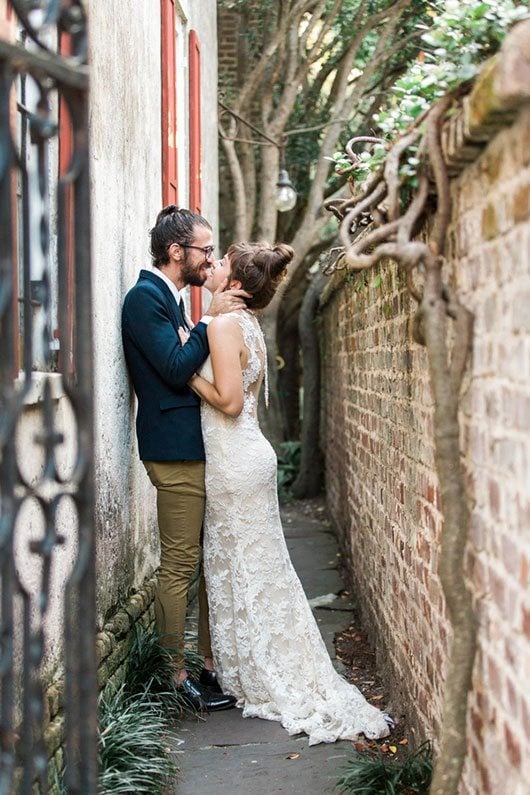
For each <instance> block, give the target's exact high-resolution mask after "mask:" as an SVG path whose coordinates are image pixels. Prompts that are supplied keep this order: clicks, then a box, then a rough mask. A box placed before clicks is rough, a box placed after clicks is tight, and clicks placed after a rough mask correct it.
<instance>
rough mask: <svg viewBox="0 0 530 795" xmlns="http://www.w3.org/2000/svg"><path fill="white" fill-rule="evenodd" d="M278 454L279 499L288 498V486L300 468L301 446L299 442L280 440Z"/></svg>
mask: <svg viewBox="0 0 530 795" xmlns="http://www.w3.org/2000/svg"><path fill="white" fill-rule="evenodd" d="M280 447H281V449H282V453H281V455H279V456H278V494H279V496H280V498H281V499H284V500H285V499H290V498H291V493H290V490H289V487H290V486H292V484H293V483H294V481H295V479H296V476H297V475H298V471H299V469H300V458H301V455H302V447H301V444H300V442H282V444H281V445H280Z"/></svg>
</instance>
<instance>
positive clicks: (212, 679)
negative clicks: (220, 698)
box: [199, 668, 223, 693]
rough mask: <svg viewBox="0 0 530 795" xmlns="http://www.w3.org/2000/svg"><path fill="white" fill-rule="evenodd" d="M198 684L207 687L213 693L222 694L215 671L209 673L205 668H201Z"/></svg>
mask: <svg viewBox="0 0 530 795" xmlns="http://www.w3.org/2000/svg"><path fill="white" fill-rule="evenodd" d="M199 683H200V684H201V685H204V686H205V687H207V688H208V689H209V690H211V691H212V692H213V693H222V692H223V691H222V690H221V685H220V684H219V680H218V678H217V674H216V673H215V671H209V670H208V669H207V668H203V669H202V671H201V675H200V676H199Z"/></svg>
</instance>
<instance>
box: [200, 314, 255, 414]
mask: <svg viewBox="0 0 530 795" xmlns="http://www.w3.org/2000/svg"><path fill="white" fill-rule="evenodd" d="M208 343H209V345H210V356H211V359H212V369H213V378H214V382H213V384H210V382H209V381H207V380H206V379H205V378H202V377H201V376H200V375H194V376H193V377H192V378H191V379H190V381H189V385H190V386H191V388H192V389H194V390H195V392H197V394H198V395H200V397H201V398H202V399H203V400H205V401H206V402H207V403H209V404H210V406H213V407H214V408H216V409H219V410H220V411H222V412H223V413H224V414H228V416H229V417H238V416H239V415H240V414H241V411H242V409H243V374H242V372H241V350H242V347H243V335H242V333H241V329H240V327H239V324H238V323H236V322H235V321H234V320H233V319H232V318H229V317H224V316H223V315H218V316H217V317H214V319H213V320H212V321H211V322H210V323H209V325H208Z"/></svg>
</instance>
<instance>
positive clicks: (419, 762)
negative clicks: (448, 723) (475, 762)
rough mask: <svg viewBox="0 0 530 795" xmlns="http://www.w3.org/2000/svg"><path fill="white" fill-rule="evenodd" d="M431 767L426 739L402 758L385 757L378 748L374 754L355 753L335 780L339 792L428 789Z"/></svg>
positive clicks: (390, 794) (379, 794) (402, 794)
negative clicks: (416, 748) (399, 759)
mask: <svg viewBox="0 0 530 795" xmlns="http://www.w3.org/2000/svg"><path fill="white" fill-rule="evenodd" d="M432 771H433V762H432V749H431V745H430V743H428V742H427V743H424V744H423V745H422V746H420V748H418V750H417V751H416V752H415V753H411V754H409V755H408V756H406V758H405V759H404V760H403V761H398V760H396V759H395V760H391V759H388V757H386V756H385V755H384V754H383V753H382V752H381V751H380V750H379V749H377V752H376V753H374V754H367V753H358V754H356V755H355V756H354V757H353V759H351V760H350V762H348V765H347V767H346V768H345V770H344V773H343V774H342V776H341V777H340V779H339V780H338V782H337V784H338V787H339V789H340V791H341V792H352V793H356V795H413V793H428V792H429V787H430V783H431V779H432Z"/></svg>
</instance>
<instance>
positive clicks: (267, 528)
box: [201, 311, 388, 745]
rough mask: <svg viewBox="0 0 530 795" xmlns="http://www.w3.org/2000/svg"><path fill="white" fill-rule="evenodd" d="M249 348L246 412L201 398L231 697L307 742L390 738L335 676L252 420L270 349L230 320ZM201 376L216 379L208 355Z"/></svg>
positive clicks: (207, 559)
mask: <svg viewBox="0 0 530 795" xmlns="http://www.w3.org/2000/svg"><path fill="white" fill-rule="evenodd" d="M228 316H229V317H232V318H233V320H234V322H236V323H239V324H240V325H241V329H242V331H243V338H244V341H245V345H246V347H247V349H248V364H247V366H246V367H245V369H244V371H243V388H244V407H243V411H242V412H241V415H240V416H239V417H237V419H232V418H230V417H228V416H227V415H225V414H222V413H221V412H220V411H217V410H216V409H214V408H212V407H211V406H209V405H207V404H206V403H204V402H203V404H202V410H201V412H202V429H203V435H204V443H205V447H206V514H205V523H204V570H205V575H206V582H207V589H208V598H209V603H210V626H211V633H212V648H213V654H214V659H215V665H216V669H217V673H218V676H219V679H220V682H221V684H222V687H223V690H224V692H225V693H229V694H231V695H234V696H236V697H237V699H238V702H237V706H239V707H242V708H243V715H244V716H245V717H258V718H266V719H268V720H277V721H280V722H281V724H282V726H283V727H284V728H285V729H286V730H287V731H288V732H289V734H298V733H299V732H305V733H306V734H308V735H309V744H310V745H314V744H316V743H320V742H334V741H335V740H338V739H352V738H355V737H356V736H357V735H358V734H359V733H361V732H362V733H363V734H365V736H366V737H369V738H376V737H384V736H385V735H386V734H388V725H387V722H386V721H385V718H384V715H383V713H382V712H381V711H380V710H378V709H377V708H376V707H373V706H371V705H370V704H368V702H367V701H366V700H365V699H364V697H363V696H362V694H361V693H360V691H359V690H358V689H357V688H356V687H355V686H354V685H350V684H348V683H347V682H346V681H345V680H344V679H343V678H342V677H340V676H339V674H337V672H336V671H335V669H334V668H333V665H332V663H331V660H330V658H329V655H328V652H327V650H326V647H325V645H324V641H323V640H322V636H321V635H320V632H319V629H318V627H317V624H316V621H315V619H314V617H313V614H312V612H311V608H310V607H309V604H308V602H307V599H306V596H305V594H304V591H303V589H302V586H301V584H300V581H299V579H298V576H297V575H296V572H295V570H294V568H293V566H292V563H291V560H290V558H289V553H288V551H287V546H286V544H285V540H284V536H283V531H282V526H281V523H280V515H279V509H278V498H277V491H276V456H275V453H274V451H273V449H272V447H271V445H270V444H269V442H268V441H267V440H266V439H265V437H264V436H263V434H262V433H261V431H260V429H259V425H258V421H257V416H256V404H257V397H258V393H259V389H260V386H261V382H262V379H263V374H264V372H265V362H266V353H265V343H264V340H263V335H262V332H261V329H260V327H259V324H258V321H257V319H256V317H255V316H254V315H253V314H252V313H250V312H243V311H239V312H233V313H230V315H228ZM201 375H202V376H203V377H205V378H206V379H207V380H209V381H210V382H211V381H213V375H212V368H211V364H210V360H209V359H208V360H207V361H206V362H205V364H204V365H203V368H202V370H201Z"/></svg>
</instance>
